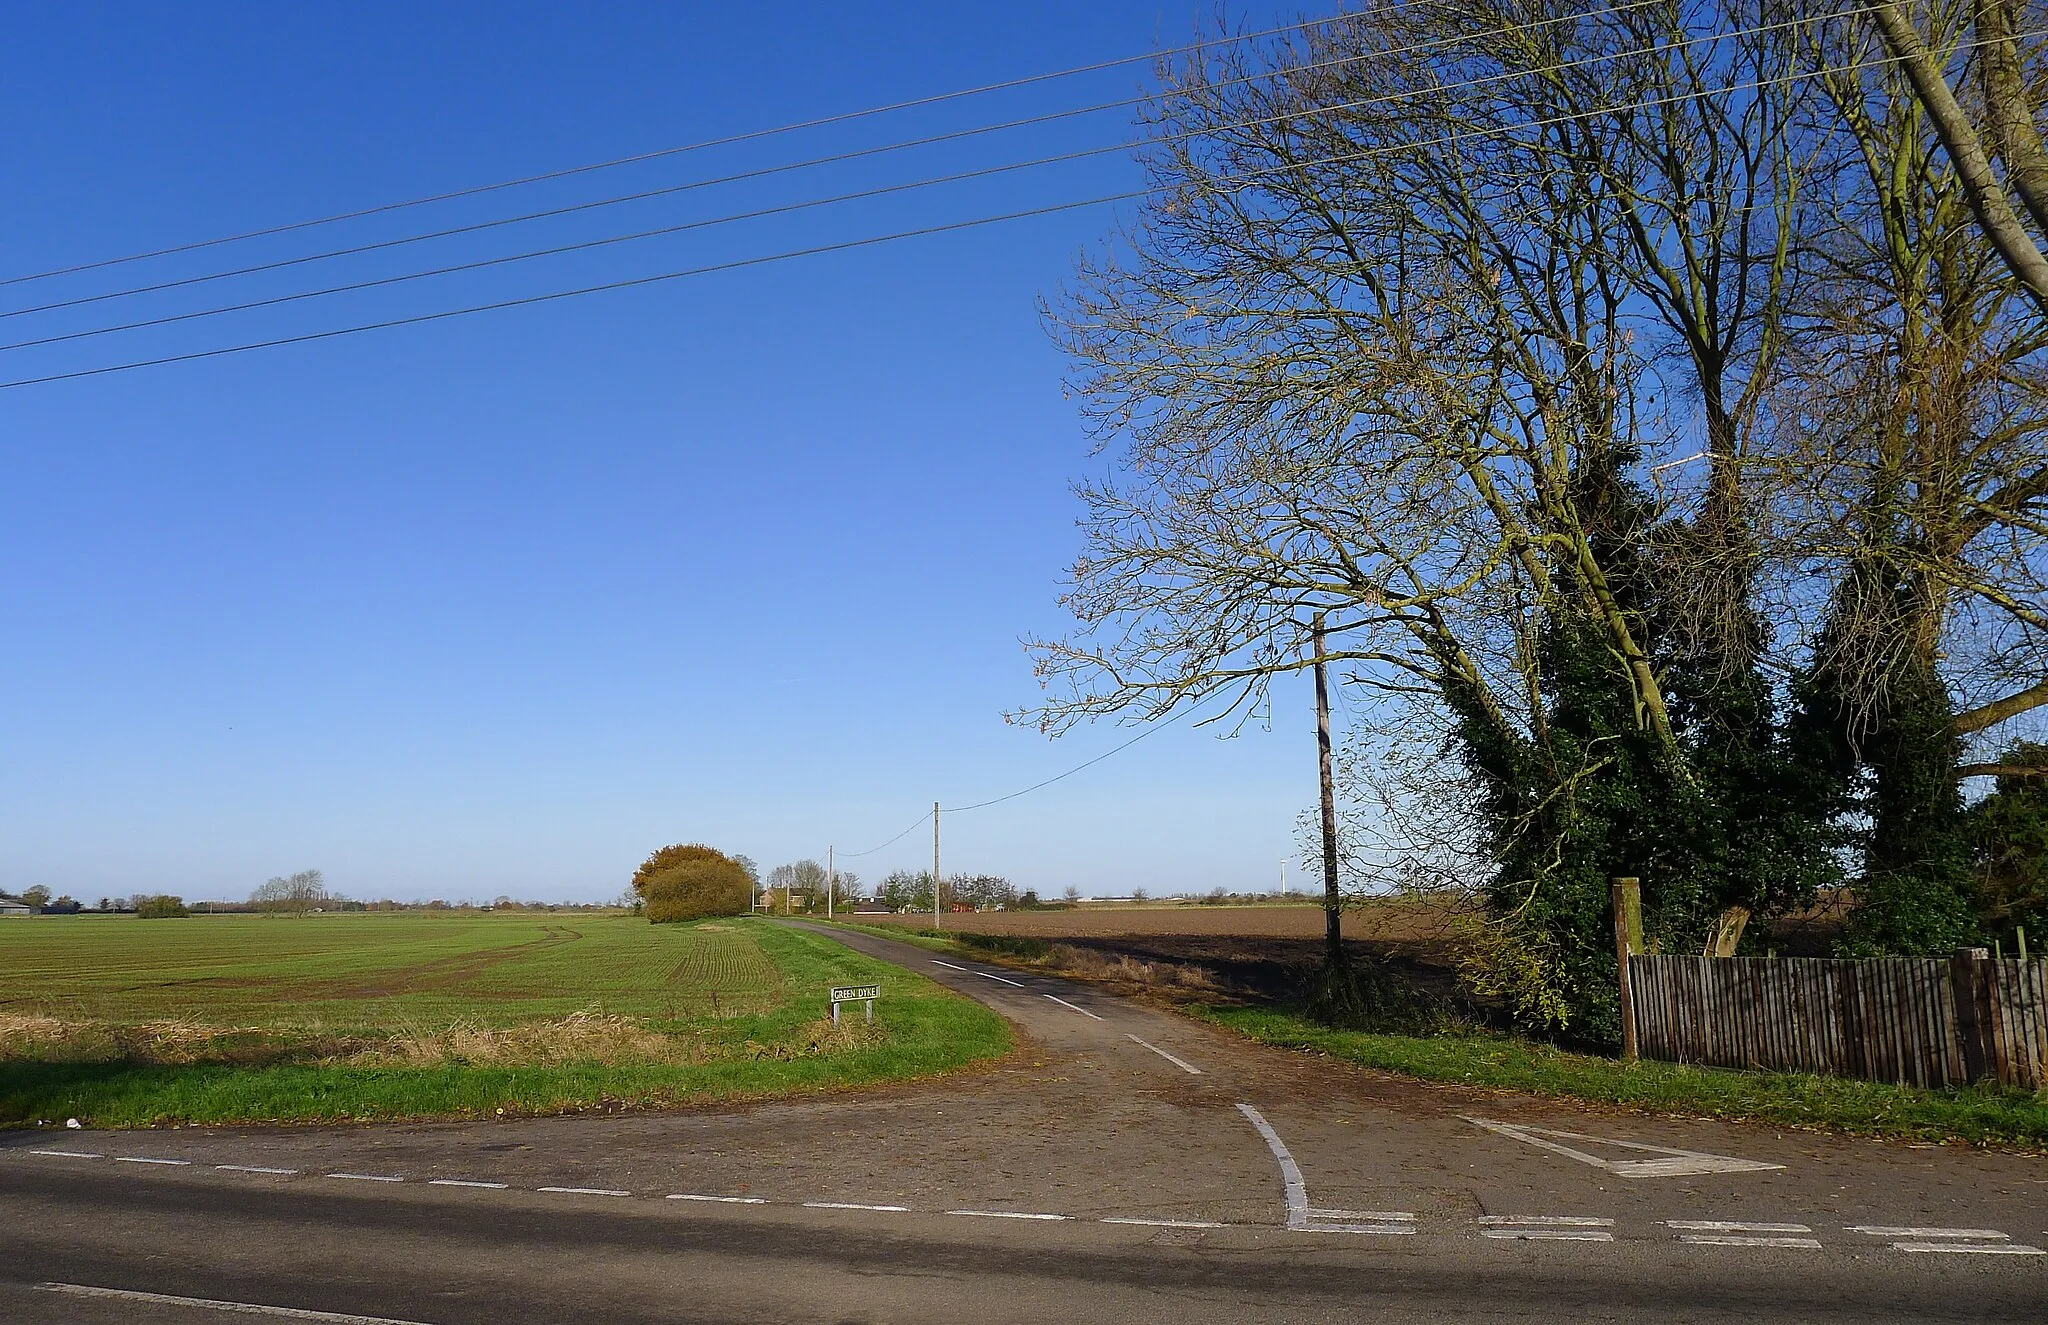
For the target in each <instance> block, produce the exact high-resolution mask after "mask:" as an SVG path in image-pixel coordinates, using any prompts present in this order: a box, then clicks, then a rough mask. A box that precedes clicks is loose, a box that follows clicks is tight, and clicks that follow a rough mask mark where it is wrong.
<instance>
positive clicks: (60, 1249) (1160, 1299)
mask: <svg viewBox="0 0 2048 1325" xmlns="http://www.w3.org/2000/svg"><path fill="white" fill-rule="evenodd" d="M845 941H847V942H848V943H850V944H852V945H853V946H856V947H859V948H862V949H863V950H866V951H869V952H873V953H875V954H877V955H881V956H885V957H888V958H889V959H890V960H894V961H899V962H901V963H903V964H905V965H908V966H912V967H914V968H915V969H917V970H919V971H920V972H921V973H924V974H927V975H930V976H932V977H933V978H935V979H938V980H940V981H941V982H943V983H945V984H948V985H949V986H951V987H953V988H956V989H958V990H960V991H961V992H963V993H966V994H969V995H971V996H973V997H976V998H980V999H982V1000H983V1001H985V1002H987V1003H989V1004H990V1005H991V1006H994V1007H996V1008H997V1009H999V1010H1000V1011H1002V1012H1003V1013H1004V1014H1005V1015H1007V1016H1009V1017H1010V1018H1011V1019H1012V1020H1013V1021H1014V1022H1016V1023H1017V1025H1018V1026H1019V1027H1020V1028H1021V1030H1022V1031H1023V1032H1024V1035H1025V1037H1026V1038H1027V1047H1026V1050H1025V1052H1023V1053H1020V1054H1018V1055H1016V1056H1013V1057H1012V1058H1011V1059H1010V1060H1008V1061H1006V1062H1004V1063H1002V1064H999V1065H997V1066H996V1067H994V1068H992V1069H989V1070H987V1071H983V1072H979V1073H973V1074H969V1075H967V1076H965V1077H961V1078H955V1079H953V1080H951V1081H948V1082H945V1083H942V1084H939V1085H934V1086H928V1087H917V1088H894V1089H888V1090H880V1091H871V1092H859V1093H847V1094H843V1095H834V1096H826V1097H817V1098H812V1099H806V1100H798V1101H789V1102H780V1103H770V1104H762V1105H755V1106H750V1107H746V1108H739V1109H733V1110H726V1111H719V1112H686V1113H668V1114H630V1115H622V1116H613V1117H601V1116H589V1115H585V1116H580V1117H573V1118H557V1119H535V1120H520V1121H516V1122H504V1123H457V1124H437V1125H426V1126H400V1127H390V1126H386V1127H365V1128H322V1129H271V1130H264V1129H210V1128H209V1129H181V1130H166V1131H154V1132H129V1133H93V1132H80V1131H72V1132H61V1133H59V1132H51V1131H41V1132H33V1133H15V1134H11V1135H9V1136H7V1137H6V1138H5V1139H4V1140H0V1320H4V1321H8V1322H17V1321H19V1322H41V1321H81V1322H95V1321H152V1322H153V1321H164V1322H185V1321H191V1322H199V1321H221V1320H227V1319H231V1318H234V1317H237V1316H240V1315H242V1314H245V1313H247V1312H249V1311H251V1310H252V1309H258V1308H272V1309H279V1310H281V1311H282V1312H283V1313H298V1314H295V1315H294V1314H285V1315H284V1316H283V1318H288V1319H289V1318H295V1319H316V1320H317V1319H356V1320H383V1321H401V1322H420V1323H421V1325H459V1323H460V1322H490V1323H491V1325H511V1323H513V1322H528V1321H533V1322H542V1321H549V1322H552V1321H565V1320H592V1321H642V1320H646V1321H657V1320H658V1321H693V1320H756V1319H760V1320H776V1321H804V1320H832V1321H846V1320H879V1321H898V1320H904V1321H907V1320H944V1321H952V1320H960V1319H963V1318H972V1319H975V1320H977V1321H1002V1320H1013V1319H1014V1320H1027V1319H1028V1320H1097V1319H1102V1320H1108V1319H1117V1320H1154V1319H1172V1320H1174V1321H1176V1322H1181V1321H1185V1322H1200V1321H1209V1320H1247V1319H1258V1320H1325V1319H1329V1320H1340V1319H1341V1320H1378V1319H1389V1320H1414V1319H1418V1318H1423V1317H1442V1318H1447V1319H1453V1320H1473V1321H1494V1320H1502V1321H1505V1320H1515V1321H1529V1320H1539V1321H1540V1320H1567V1319H1568V1320H1573V1321H1588V1320H1591V1321H1601V1320H1643V1319H1655V1320H1681V1321H1726V1320H1801V1321H1805V1320H1852V1319H1853V1320H1874V1321H1889V1320H2037V1319H2042V1318H2044V1316H2048V1255H2042V1254H2035V1252H2036V1249H2037V1248H2038V1249H2048V1161H2043V1160H2040V1159H2034V1158H2027V1157H2017V1156H2004V1155H1994V1154H1987V1153H1983V1152H1978V1151H1973V1150H1968V1149H1964V1148H1955V1147H1933V1148H1914V1147H1908V1146H1903V1145H1897V1144H1889V1143H1880V1142H1864V1141H1853V1140H1847V1139H1842V1138H1828V1137H1816V1136H1806V1135H1801V1134H1796V1133H1783V1134H1781V1133H1779V1132H1776V1131H1774V1130H1772V1129H1768V1128H1755V1127H1743V1126H1731V1125H1723V1124H1713V1123H1705V1122H1699V1121H1691V1120H1676V1119H1655V1118H1646V1117H1643V1116H1640V1115H1631V1114H1625V1113H1615V1112H1605V1111H1599V1110H1590V1109H1573V1108H1568V1107H1565V1106H1561V1105H1559V1104H1557V1103H1556V1102H1553V1101H1535V1100H1529V1099H1524V1098H1520V1097H1516V1096H1511V1095H1502V1094H1481V1093H1476V1092H1470V1091H1462V1090H1457V1089H1452V1088H1444V1087H1437V1086H1429V1085H1425V1084H1421V1083H1416V1082H1409V1081H1404V1080H1400V1079H1397V1078H1392V1077H1387V1076H1383V1075H1380V1074H1375V1073H1370V1072H1365V1071H1360V1070H1357V1069H1353V1068H1349V1067H1346V1066H1344V1065H1341V1064H1334V1063H1329V1062H1324V1061H1320V1060H1315V1059H1310V1058H1305V1057H1302V1056H1300V1055H1292V1054H1285V1053H1279V1052H1276V1051H1270V1050H1265V1049H1261V1048H1259V1047H1257V1046H1253V1045H1248V1044H1245V1043H1243V1042H1242V1041H1239V1040H1236V1039H1235V1038H1233V1037H1229V1036H1226V1035H1223V1034H1221V1033H1218V1032H1214V1031H1212V1030H1210V1029H1208V1028H1206V1027H1203V1026H1200V1025H1196V1024H1193V1023H1190V1022H1187V1021H1185V1020H1182V1019H1180V1018H1177V1017H1174V1016H1172V1015H1170V1014H1165V1013H1161V1012H1157V1011H1153V1010H1151V1009H1147V1008H1143V1007H1138V1006H1135V1005H1132V1004H1130V1003H1128V1002H1124V1001H1122V1000H1118V999H1114V998H1110V997H1107V996H1105V995H1103V994H1101V993H1099V992H1096V991H1094V990H1091V989H1088V988H1086V987H1083V986H1076V985H1073V984H1070V983H1068V982H1064V981H1059V980H1054V979H1049V978H1045V977H1040V976H1037V975H1033V974H1025V973H1020V972H1017V971H1012V970H1006V969H1003V968H1000V967H995V966H989V965H985V964H982V963H977V962H970V961H962V960H958V959H955V958H951V957H946V956H943V955H935V954H932V953H930V952H927V951H924V950H922V949H918V948H915V947H911V946H908V945H904V944H899V943H894V942H891V941H889V940H884V939H878V938H870V937H868V936H865V935H854V934H849V935H846V936H845ZM1475 1120H1477V1121H1475ZM1631 1147H1634V1148H1631ZM307 1313H330V1314H329V1315H326V1316H322V1315H319V1314H307ZM259 1314H262V1313H259ZM268 1314H277V1313H276V1312H272V1313H268Z"/></svg>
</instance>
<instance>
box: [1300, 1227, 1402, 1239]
mask: <svg viewBox="0 0 2048 1325" xmlns="http://www.w3.org/2000/svg"><path fill="white" fill-rule="evenodd" d="M1287 1231H1288V1232H1290V1233H1370V1234H1374V1235H1377V1236H1382V1237H1399V1236H1401V1235H1402V1234H1406V1233H1413V1232H1414V1231H1415V1225H1413V1224H1289V1225H1288V1226H1287Z"/></svg>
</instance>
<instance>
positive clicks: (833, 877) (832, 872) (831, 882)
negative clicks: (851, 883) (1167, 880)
mask: <svg viewBox="0 0 2048 1325" xmlns="http://www.w3.org/2000/svg"><path fill="white" fill-rule="evenodd" d="M838 891H839V867H838V866H837V865H835V864H833V863H832V848H831V847H829V846H828V847H826V848H825V919H827V920H830V919H831V918H832V894H833V893H836V892H838Z"/></svg>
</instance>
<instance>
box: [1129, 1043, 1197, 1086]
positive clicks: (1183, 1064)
mask: <svg viewBox="0 0 2048 1325" xmlns="http://www.w3.org/2000/svg"><path fill="white" fill-rule="evenodd" d="M1124 1038H1125V1039H1127V1040H1129V1041H1130V1042H1131V1043H1133V1044H1142V1045H1144V1046H1145V1047H1146V1048H1147V1049H1150V1050H1151V1051H1152V1052H1153V1053H1155V1054H1158V1055H1159V1056H1160V1057H1161V1058H1164V1059H1165V1060H1166V1061H1167V1062H1169V1063H1172V1064H1173V1065H1174V1066H1175V1067H1177V1068H1179V1069H1180V1070H1181V1071H1183V1072H1185V1073H1187V1074H1188V1075H1189V1076H1194V1077H1198V1076H1200V1075H1202V1069H1201V1068H1199V1067H1196V1066H1195V1065H1194V1064H1193V1063H1190V1062H1188V1061H1187V1060H1186V1059H1184V1058H1175V1057H1174V1056H1173V1055H1172V1054H1170V1053H1168V1052H1166V1050H1164V1049H1161V1048H1160V1047H1159V1046H1158V1045H1156V1044H1149V1043H1146V1041H1144V1040H1141V1039H1139V1038H1138V1037H1137V1036H1135V1035H1129V1034H1127V1035H1125V1036H1124Z"/></svg>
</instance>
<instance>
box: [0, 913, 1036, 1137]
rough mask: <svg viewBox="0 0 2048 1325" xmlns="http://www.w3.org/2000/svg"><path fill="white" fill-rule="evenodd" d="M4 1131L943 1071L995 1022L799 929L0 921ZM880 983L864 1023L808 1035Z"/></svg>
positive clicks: (621, 923)
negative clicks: (832, 990)
mask: <svg viewBox="0 0 2048 1325" xmlns="http://www.w3.org/2000/svg"><path fill="white" fill-rule="evenodd" d="M0 971H4V972H5V973H6V978H5V983H4V984H0V1125H15V1126H19V1125H23V1124H27V1125H35V1124H37V1123H39V1122H55V1123H58V1124H61V1123H62V1122H63V1120H65V1119H67V1118H71V1117H77V1118H79V1119H81V1121H84V1122H87V1123H90V1124H94V1125H102V1126H135V1125H146V1124H153V1123H161V1122H171V1121H189V1122H228V1121H302V1120H306V1121H310V1120H333V1119H357V1118H372V1117H374V1118H390V1117H421V1116H437V1115H448V1114H476V1113H497V1112H500V1111H503V1112H508V1113H526V1112H552V1111H560V1110H564V1109H572V1108H581V1107H591V1106H614V1105H621V1104H627V1105H631V1104H665V1103H682V1102H690V1101H696V1100H703V1099H714V1098H731V1097H734V1096H738V1095H749V1094H763V1093H775V1092H781V1091H788V1090H798V1089H812V1088H819V1087H825V1086H831V1085H835V1084H845V1083H852V1082H870V1081H879V1080H889V1079H899V1078H903V1077H911V1076H920V1075H926V1074H930V1073H935V1072H941V1071H945V1070H948V1069H950V1068H954V1067H958V1066H960V1065H962V1064H965V1063H968V1062H971V1061H974V1060H975V1059H978V1058H986V1057H991V1056H994V1055H999V1054H1001V1053H1003V1052H1006V1051H1007V1049H1008V1047H1009V1044H1010V1040H1009V1034H1008V1030H1007V1028H1006V1027H1005V1025H1004V1024H1003V1022H1002V1020H1001V1019H1000V1018H999V1017H997V1016H995V1014H993V1013H991V1012H988V1011H987V1010H986V1009H984V1008H981V1007H980V1006H979V1005H977V1004H973V1003H970V1002H967V1001H966V1000H963V999H960V998H957V997H955V996H953V995H951V994H949V993H946V992H945V991H943V990H941V989H939V988H938V987H937V986H936V985H933V984H931V983H930V982H928V981H926V980H924V979H922V978H921V977H918V976H915V975H912V974H910V973H909V972H906V971H903V970H900V969H898V968H895V967H890V966H887V965H885V964H883V963H879V962H876V961H874V960H872V959H870V958H866V957H862V956H860V955H858V954H856V953H853V952H850V951H849V950H847V949H845V948H843V947H841V946H839V945H838V944H835V943H832V942H830V941H829V940H826V939H823V938H820V937H818V936H816V935H812V934H807V933H803V932H801V931H796V930H790V929H784V928H781V927H779V926H775V925H771V924H768V923H766V922H763V921H758V920H751V919H744V918H742V919H734V920H729V921H721V922H705V923H700V924H697V925H694V926H676V925H661V926H655V925H649V924H647V923H646V922H645V921H642V920H636V919H632V918H629V917H624V916H605V915H581V914H579V915H573V916H566V917H556V916H550V915H529V914H517V915H508V916H498V915H458V916H439V915H430V914H422V913H417V912H410V913H397V914H343V915H323V916H310V917H305V918H300V919H288V918H282V917H269V916H194V917H190V918H187V919H177V920H152V921H141V920H136V919H133V918H132V917H107V918H97V917H95V918H85V919H75V918H69V917H66V918H55V917H51V918H44V919H36V920H30V921H11V922H8V923H6V924H0ZM878 980H879V981H880V982H881V983H882V984H883V985H884V986H885V988H886V990H887V993H886V994H885V996H884V998H883V999H882V1001H881V1002H880V1004H879V1005H878V1006H877V1009H876V1016H877V1023H878V1024H877V1026H876V1027H875V1028H873V1029H872V1030H870V1029H869V1028H867V1027H866V1026H865V1025H854V1024H851V1023H849V1024H848V1025H847V1026H846V1027H844V1028H842V1029H841V1030H839V1031H834V1030H832V1029H831V1027H830V1024H829V1022H827V1021H825V1020H824V1016H825V1013H826V1008H827V1004H826V998H825V993H826V989H827V987H828V986H830V985H833V984H857V983H869V982H873V981H878Z"/></svg>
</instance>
